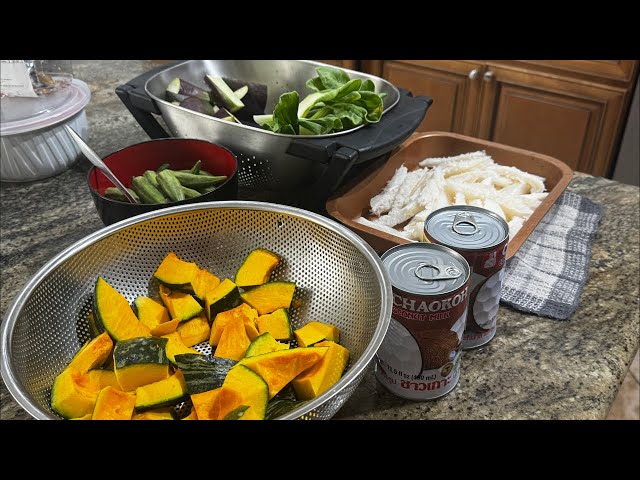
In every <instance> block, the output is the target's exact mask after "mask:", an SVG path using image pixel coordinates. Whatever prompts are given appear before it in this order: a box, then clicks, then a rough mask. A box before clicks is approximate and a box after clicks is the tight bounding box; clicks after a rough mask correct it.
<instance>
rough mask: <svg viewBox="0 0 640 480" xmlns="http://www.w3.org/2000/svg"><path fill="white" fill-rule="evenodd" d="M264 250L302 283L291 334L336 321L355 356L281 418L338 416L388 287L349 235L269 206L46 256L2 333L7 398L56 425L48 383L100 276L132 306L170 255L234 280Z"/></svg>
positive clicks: (83, 329) (146, 227)
mask: <svg viewBox="0 0 640 480" xmlns="http://www.w3.org/2000/svg"><path fill="white" fill-rule="evenodd" d="M257 247H263V248H268V249H270V250H272V251H274V252H276V253H278V254H279V255H280V256H281V258H282V262H281V264H280V265H279V266H278V267H277V268H276V270H275V271H274V272H273V274H272V279H275V280H278V279H280V280H284V279H286V280H290V281H294V282H296V293H295V297H294V300H299V302H300V305H301V306H300V307H298V308H294V309H292V310H291V321H292V326H293V328H299V327H301V326H302V325H304V324H305V323H306V322H308V321H311V320H319V321H324V322H327V323H331V324H333V325H336V326H337V327H338V328H339V329H340V332H341V335H340V343H341V344H342V345H344V346H345V347H346V348H347V349H348V350H349V352H350V360H349V364H348V365H347V369H346V370H345V373H344V374H343V376H342V378H341V379H340V381H339V382H338V383H337V384H335V385H334V386H333V387H332V388H331V389H329V390H328V391H326V392H325V393H323V394H322V395H320V396H319V397H317V398H315V399H313V400H312V401H309V402H307V403H305V404H304V405H303V406H301V407H299V408H297V409H296V410H293V411H291V412H289V413H287V414H285V415H283V416H281V417H279V418H280V419H285V420H290V419H329V418H331V417H332V416H333V415H334V414H335V413H336V412H337V411H338V409H339V408H340V407H341V406H342V405H343V404H344V402H345V401H346V400H347V399H348V398H349V397H350V396H351V394H352V393H353V391H354V390H355V389H356V387H357V386H358V384H359V383H360V381H361V380H362V375H363V374H364V371H365V369H366V366H367V364H368V363H369V362H370V361H371V360H372V359H373V357H374V355H375V353H376V351H377V350H378V347H379V346H380V344H381V342H382V339H383V338H384V335H385V333H386V331H387V327H388V325H389V319H390V315H391V307H392V293H391V284H390V281H389V279H388V276H387V274H386V272H385V270H384V267H383V266H382V263H381V261H380V258H379V257H378V255H377V254H376V253H375V251H374V250H373V249H372V248H371V247H370V246H369V245H367V244H366V243H365V242H364V241H363V240H362V239H361V238H360V237H359V236H358V235H356V234H355V233H353V232H351V231H350V230H349V229H347V228H346V227H343V226H342V225H340V224H338V223H337V222H335V221H333V220H330V219H327V218H325V217H323V216H320V215H317V214H314V213H311V212H308V211H305V210H301V209H298V208H293V207H287V206H283V205H278V204H272V203H262V202H249V201H220V202H206V203H198V204H190V205H180V206H174V207H169V208H165V209H162V210H156V211H153V212H148V213H144V214H142V215H138V216H136V217H132V218H129V219H126V220H123V221H121V222H119V223H116V224H114V225H111V226H108V227H105V228H103V229H101V230H99V231H97V232H95V233H93V234H91V235H89V236H87V237H85V238H84V239H82V240H80V241H79V242H77V243H75V244H73V245H71V246H70V247H69V248H67V249H66V250H64V251H63V252H61V253H60V254H58V255H57V256H56V257H55V258H53V259H52V260H50V261H49V262H48V263H47V264H46V265H45V266H44V267H43V268H42V269H40V271H39V272H38V273H36V274H35V275H34V276H33V277H32V278H31V280H29V282H28V283H27V284H26V285H25V287H24V288H23V289H22V290H21V291H20V293H19V294H18V295H17V296H16V298H15V299H14V300H13V302H12V304H11V305H10V307H9V308H8V310H7V313H6V315H5V318H4V319H3V322H2V326H1V327H0V335H1V336H0V338H1V344H0V346H1V349H2V352H1V354H2V355H1V358H2V363H1V367H2V368H1V373H2V378H3V380H4V382H5V384H6V386H7V388H8V390H9V392H10V393H11V395H12V396H13V397H14V398H15V400H16V401H17V402H18V403H19V404H20V406H21V407H22V408H24V409H25V410H26V411H27V412H28V413H29V414H31V415H32V416H33V417H34V418H36V419H58V418H59V417H58V416H57V415H56V414H55V413H54V412H53V411H52V410H51V407H50V399H51V386H52V384H53V380H54V378H55V377H56V376H57V375H58V374H59V373H60V372H61V371H62V369H63V368H64V367H65V366H66V365H67V364H68V362H69V361H70V360H71V358H72V357H73V355H74V354H75V353H76V352H77V351H78V350H79V348H80V347H81V346H82V345H83V344H84V342H86V341H87V340H88V339H89V338H90V329H89V324H88V322H87V315H88V313H89V311H90V309H91V301H92V296H93V288H94V283H95V280H96V278H97V276H102V277H103V278H105V280H107V281H108V282H109V283H110V284H111V285H113V286H114V288H116V290H118V291H119V292H120V293H122V294H123V295H124V296H125V297H126V298H127V299H128V300H129V301H130V302H133V300H134V299H135V297H136V296H138V295H148V294H150V293H151V289H152V288H153V283H152V282H151V279H152V275H153V272H154V271H155V269H156V267H157V266H158V265H159V263H160V262H161V261H162V259H163V258H164V256H165V255H166V253H167V252H168V251H169V250H173V251H175V252H176V253H177V254H178V255H179V256H182V257H183V258H185V259H188V260H189V261H193V262H196V263H197V264H198V265H200V266H201V267H203V268H207V269H209V270H210V271H212V272H214V273H215V274H216V275H218V276H219V277H220V278H225V277H230V278H233V275H234V274H235V271H236V269H237V268H238V266H239V265H240V264H241V262H242V260H243V259H244V258H245V257H246V255H247V254H248V253H249V252H250V251H251V250H252V249H254V248H257ZM204 343H206V342H204ZM199 346H200V347H202V348H205V347H206V346H207V345H204V344H201V345H199ZM196 347H198V346H196Z"/></svg>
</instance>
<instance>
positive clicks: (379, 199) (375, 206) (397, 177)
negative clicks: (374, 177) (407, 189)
mask: <svg viewBox="0 0 640 480" xmlns="http://www.w3.org/2000/svg"><path fill="white" fill-rule="evenodd" d="M407 173H408V170H407V167H405V166H404V164H403V165H401V166H400V167H398V168H397V169H396V171H395V173H394V174H393V177H391V180H389V181H388V182H387V184H386V185H385V187H384V189H383V190H382V192H380V193H379V194H377V195H376V196H375V197H373V198H372V199H371V200H370V201H369V205H370V207H371V213H373V214H374V215H376V216H380V215H382V214H383V213H387V212H388V211H389V210H391V206H392V205H393V201H394V199H395V196H396V193H397V192H398V189H399V188H400V186H401V185H402V184H403V183H404V181H405V179H406V178H407Z"/></svg>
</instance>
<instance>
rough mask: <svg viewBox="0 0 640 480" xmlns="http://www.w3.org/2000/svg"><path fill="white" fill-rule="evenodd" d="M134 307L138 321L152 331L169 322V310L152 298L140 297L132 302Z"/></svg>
mask: <svg viewBox="0 0 640 480" xmlns="http://www.w3.org/2000/svg"><path fill="white" fill-rule="evenodd" d="M133 303H134V305H135V306H136V315H137V317H138V320H140V321H141V322H142V323H143V324H145V325H146V326H147V327H149V329H150V330H153V329H154V328H156V327H157V326H158V325H160V324H161V323H165V322H168V321H169V320H171V318H170V317H169V310H167V307H165V306H164V305H162V304H161V303H159V302H157V301H155V300H154V299H153V298H149V297H145V296H144V295H140V296H138V297H136V299H135V300H134V301H133Z"/></svg>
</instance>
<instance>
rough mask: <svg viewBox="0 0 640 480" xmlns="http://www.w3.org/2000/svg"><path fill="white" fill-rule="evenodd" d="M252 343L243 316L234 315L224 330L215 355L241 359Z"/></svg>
mask: <svg viewBox="0 0 640 480" xmlns="http://www.w3.org/2000/svg"><path fill="white" fill-rule="evenodd" d="M250 343H251V340H249V337H248V336H247V329H246V328H245V326H244V322H243V320H242V318H240V317H239V316H235V317H232V318H231V320H229V322H228V323H227V324H226V325H225V327H224V329H223V330H222V334H221V335H220V342H218V346H217V347H216V351H215V355H216V357H222V358H228V359H230V360H236V361H237V360H240V359H241V358H242V357H244V354H245V352H246V351H247V348H248V347H249V344H250Z"/></svg>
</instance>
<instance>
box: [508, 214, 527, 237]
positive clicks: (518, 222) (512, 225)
mask: <svg viewBox="0 0 640 480" xmlns="http://www.w3.org/2000/svg"><path fill="white" fill-rule="evenodd" d="M525 220H526V219H525V218H522V217H513V218H511V220H510V221H509V222H507V225H509V240H511V239H512V238H513V237H515V236H516V233H518V230H520V229H521V228H522V225H524V222H525Z"/></svg>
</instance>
